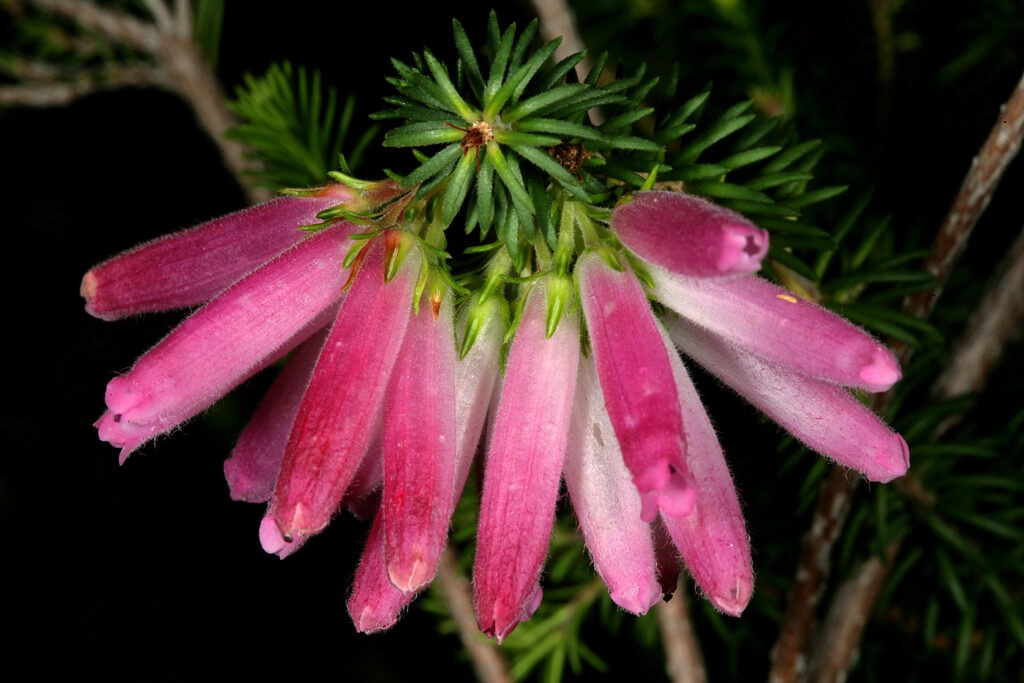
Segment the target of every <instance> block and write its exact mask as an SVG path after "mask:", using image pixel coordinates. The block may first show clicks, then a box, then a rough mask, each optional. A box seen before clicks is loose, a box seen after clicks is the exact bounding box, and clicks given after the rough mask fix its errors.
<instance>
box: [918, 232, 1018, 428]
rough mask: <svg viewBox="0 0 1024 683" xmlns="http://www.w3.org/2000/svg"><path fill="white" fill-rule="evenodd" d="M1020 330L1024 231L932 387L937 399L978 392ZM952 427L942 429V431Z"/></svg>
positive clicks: (947, 425) (999, 269)
mask: <svg viewBox="0 0 1024 683" xmlns="http://www.w3.org/2000/svg"><path fill="white" fill-rule="evenodd" d="M1022 327H1024V228H1021V231H1020V234H1019V235H1018V236H1017V240H1016V241H1015V242H1014V243H1013V246H1012V247H1011V248H1010V251H1009V252H1007V254H1006V256H1005V257H1004V259H1003V262H1002V263H1001V264H1000V265H999V267H998V269H997V271H996V276H995V277H994V278H993V279H992V282H991V283H990V284H989V286H988V289H987V291H986V292H985V294H984V296H982V298H981V301H980V302H979V303H978V306H977V308H976V309H975V311H974V313H973V314H972V315H971V318H970V320H968V322H967V329H966V330H965V331H964V334H963V336H962V337H961V338H960V340H959V341H958V342H957V344H956V347H955V348H954V350H953V355H952V357H951V358H950V361H949V363H948V364H947V365H946V367H945V369H943V371H942V374H941V375H939V378H938V379H937V380H936V382H935V386H934V387H932V392H933V394H934V395H935V396H936V397H938V398H953V397H955V396H961V395H963V394H969V393H972V392H976V391H979V390H981V388H982V387H983V386H984V384H985V381H986V380H987V379H988V376H989V374H990V373H991V372H992V370H993V368H994V367H995V365H996V363H997V362H998V360H999V357H1000V356H1001V355H1002V352H1003V349H1004V348H1005V347H1006V345H1007V344H1009V343H1010V342H1011V341H1013V340H1014V339H1016V338H1018V337H1020V334H1021V329H1022ZM951 426H952V424H946V425H944V426H943V431H944V430H945V429H948V428H949V427H951Z"/></svg>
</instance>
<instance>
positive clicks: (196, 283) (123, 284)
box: [81, 183, 353, 320]
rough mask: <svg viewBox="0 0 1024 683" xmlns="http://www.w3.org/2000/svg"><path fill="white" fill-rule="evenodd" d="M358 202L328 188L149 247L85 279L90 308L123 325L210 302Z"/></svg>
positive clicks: (109, 263)
mask: <svg viewBox="0 0 1024 683" xmlns="http://www.w3.org/2000/svg"><path fill="white" fill-rule="evenodd" d="M352 197H353V193H352V191H351V190H350V189H349V188H347V187H345V186H344V185H339V184H336V183H335V184H331V185H325V186H324V187H321V188H317V189H316V190H311V191H308V192H306V193H304V194H303V196H293V195H286V196H282V197H277V198H276V199H272V200H270V201H268V202H265V203H263V204H260V205H258V206H253V207H251V208H248V209H243V210H242V211H238V212H236V213H232V214H229V215H227V216H223V217H221V218H217V219H214V220H212V221H208V222H206V223H203V224H202V225H198V226H196V227H194V228H191V229H189V230H185V231H182V232H177V233H174V234H173V235H166V236H164V237H161V238H159V239H156V240H153V241H152V242H147V243H146V244H141V245H139V246H138V247H135V248H134V249H132V250H130V251H126V252H124V253H123V254H120V255H118V256H115V257H114V258H112V259H110V260H108V261H104V262H103V263H101V264H100V265H98V266H96V267H95V268H93V269H92V270H90V271H89V272H88V273H86V274H85V277H83V278H82V288H81V293H82V296H83V297H84V298H85V310H87V311H88V312H89V313H91V314H92V315H94V316H96V317H97V318H102V319H103V320H116V319H118V318H121V317H124V316H126V315H134V314H137V313H146V312H150V311H166V310H171V309H175V308H185V307H188V306H194V305H196V304H201V303H204V302H206V301H209V300H210V299H211V298H213V296H214V295H216V294H218V293H220V292H221V290H223V289H224V288H226V287H227V286H228V285H230V284H231V283H233V282H235V281H236V280H238V279H239V278H240V277H242V276H243V275H245V274H246V273H248V272H249V271H251V270H253V269H255V268H257V267H259V266H260V265H262V264H264V263H266V262H267V261H269V260H270V259H272V258H274V257H275V256H277V255H278V254H280V253H281V252H282V251H284V250H286V249H288V248H289V247H291V246H292V245H294V244H296V243H298V242H299V241H300V240H302V238H303V237H304V236H305V235H304V233H303V232H301V231H300V230H297V229H296V228H298V227H299V226H303V225H311V224H314V223H318V222H319V219H318V218H317V214H318V213H319V212H321V211H323V210H325V209H328V208H330V207H332V206H335V205H337V204H341V203H344V202H346V201H349V200H350V199H352Z"/></svg>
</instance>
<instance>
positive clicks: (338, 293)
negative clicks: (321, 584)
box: [82, 181, 909, 640]
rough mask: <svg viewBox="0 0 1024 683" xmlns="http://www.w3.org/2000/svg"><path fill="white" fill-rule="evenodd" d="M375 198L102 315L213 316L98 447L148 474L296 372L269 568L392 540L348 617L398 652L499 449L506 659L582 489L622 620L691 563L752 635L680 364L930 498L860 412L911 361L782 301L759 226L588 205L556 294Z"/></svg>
mask: <svg viewBox="0 0 1024 683" xmlns="http://www.w3.org/2000/svg"><path fill="white" fill-rule="evenodd" d="M354 185H355V186H357V188H358V189H357V190H351V189H348V188H345V187H342V186H328V187H325V188H320V189H317V190H314V191H310V192H306V193H304V194H302V195H301V196H294V197H286V198H282V199H279V200H275V201H273V202H269V203H267V204H264V205H262V206H260V207H256V208H254V209H252V210H249V211H245V212H239V213H237V214H233V215H231V216H228V217H225V218H223V219H218V220H215V221H210V222H208V223H204V224H203V225H201V226H199V227H197V228H194V229H192V230H189V231H185V232H182V233H178V234H177V235H172V236H169V237H167V238H163V239H160V240H156V241H154V242H150V243H148V244H146V245H143V246H141V247H139V248H137V249H134V250H132V251H129V252H126V253H125V254H122V255H121V256H118V257H115V258H114V259H111V260H110V261H107V262H105V263H104V264H101V265H100V266H97V267H96V268H94V269H93V270H91V271H90V272H89V273H88V274H86V276H85V279H84V280H83V284H82V293H83V296H84V297H85V299H86V308H87V310H88V311H89V312H90V313H92V314H93V315H96V316H98V317H101V318H104V319H113V318H117V317H119V316H122V315H127V314H130V313H139V312H145V311H151V310H164V309H170V308H176V307H183V306H194V305H196V304H201V303H202V304H205V305H203V306H202V307H200V308H198V309H197V310H196V311H195V312H193V313H192V314H191V315H189V316H188V317H187V318H185V320H184V321H183V322H182V323H181V325H180V326H179V327H178V328H177V329H175V330H174V331H173V332H171V334H169V335H168V336H167V337H166V338H165V339H164V340H163V341H161V342H160V343H159V344H157V345H156V346H155V347H154V348H153V349H152V350H150V351H149V352H148V353H146V354H145V355H143V356H142V357H141V358H140V359H139V360H138V361H137V362H136V363H135V365H134V366H133V367H132V369H131V370H129V371H128V372H127V373H125V374H124V375H121V376H119V377H115V378H114V379H113V380H111V382H110V384H109V385H108V387H107V395H106V404H107V411H106V412H105V413H104V414H103V415H102V416H101V417H100V419H99V420H98V422H97V423H96V426H97V428H98V431H99V435H100V438H101V439H103V440H105V441H108V442H110V443H111V444H113V445H114V446H116V447H118V448H120V449H121V457H122V460H123V459H124V458H125V457H127V455H128V454H130V453H131V452H132V451H133V450H135V449H136V448H138V447H139V446H140V445H141V444H143V443H145V442H146V441H148V440H150V439H152V438H154V437H156V436H158V435H160V434H163V433H166V432H167V431H169V430H171V429H173V428H174V427H176V426H177V425H179V424H181V423H182V422H183V421H185V420H187V419H189V418H190V417H192V416H194V415H196V414H198V413H199V412H201V411H203V410H204V409H206V408H208V407H209V406H210V405H212V404H213V402H214V401H216V400H218V399H219V398H220V397H221V396H223V395H224V394H225V393H226V392H228V391H230V390H231V389H232V388H234V387H235V386H237V385H238V384H239V383H241V382H242V381H244V380H245V379H247V378H248V377H250V376H252V375H253V374H254V373H256V372H259V371H260V370H262V369H264V368H267V367H268V366H270V365H272V364H275V363H277V362H278V361H285V360H286V361H287V362H286V364H285V365H284V367H283V368H281V370H280V371H279V374H278V376H277V378H276V380H275V381H274V383H273V384H272V385H271V388H270V389H269V391H268V392H267V394H266V396H265V397H264V399H263V401H262V402H261V403H260V405H259V407H258V408H257V410H256V412H255V413H254V415H253V416H252V418H251V420H250V421H249V423H248V425H247V426H246V427H245V428H244V430H243V431H242V433H241V435H240V436H239V439H238V441H237V443H236V445H235V447H234V449H233V451H232V453H231V456H230V457H229V458H228V459H227V460H226V461H225V464H224V472H225V476H226V478H227V481H228V486H229V489H230V493H231V496H232V497H233V498H235V499H237V500H244V501H249V502H255V503H263V504H266V506H267V507H266V513H265V515H264V517H263V519H262V521H261V523H260V525H259V530H258V537H259V541H260V544H261V545H262V547H263V549H264V550H265V551H266V552H268V553H273V554H276V555H278V556H279V557H281V558H285V557H287V556H289V555H291V554H293V553H294V552H296V551H297V550H298V549H299V548H301V547H302V546H303V545H304V544H305V543H306V542H308V541H309V539H310V538H312V537H313V536H314V535H315V534H317V533H318V532H319V531H320V530H322V529H323V528H324V527H325V526H326V525H327V524H328V523H329V522H330V520H331V519H332V517H333V516H334V515H336V514H338V513H339V512H341V511H344V510H347V511H349V512H351V513H353V514H355V515H356V516H357V517H359V518H360V519H369V518H371V517H372V523H371V525H370V529H369V535H368V539H367V541H366V546H365V548H364V552H363V556H362V560H361V562H360V564H359V566H358V568H357V570H356V574H355V580H354V582H353V586H352V591H351V594H350V595H349V598H348V600H347V608H348V612H349V615H350V616H351V618H352V620H353V622H354V624H355V626H356V628H357V629H358V630H360V631H363V632H368V633H369V632H375V631H379V630H382V629H386V628H389V627H391V626H392V625H393V624H394V623H395V622H396V621H397V619H398V618H399V616H400V614H401V612H402V611H403V610H404V609H405V608H406V607H407V606H408V605H409V604H410V603H411V602H412V601H413V600H414V599H415V598H416V596H417V595H418V594H419V593H420V592H422V591H423V590H424V588H425V587H426V586H427V585H428V584H429V582H430V581H431V580H432V579H433V578H434V576H435V573H436V572H437V570H438V566H439V564H440V558H441V557H442V553H443V552H444V548H445V544H446V543H447V541H448V531H449V525H450V523H451V519H452V515H453V511H454V510H455V507H456V503H457V502H458V500H459V498H460V495H461V493H462V488H463V485H464V483H465V482H466V480H467V477H468V475H469V472H470V469H471V465H472V464H473V462H474V460H475V458H476V454H477V452H478V449H479V450H480V451H481V452H482V453H481V457H480V458H479V459H478V460H476V462H477V463H478V466H479V467H480V468H481V469H482V493H481V502H480V514H479V526H478V532H477V544H476V556H475V560H474V584H473V591H474V595H473V598H474V603H475V609H476V617H477V621H478V624H479V627H480V629H481V630H482V631H483V632H484V633H486V634H488V635H490V636H493V637H496V638H497V639H498V640H502V639H504V638H505V637H506V636H508V634H509V633H510V632H511V631H512V630H513V629H515V628H516V626H517V625H518V624H519V623H520V622H522V621H523V620H525V619H528V618H530V616H531V615H532V614H533V613H534V610H536V609H537V607H538V604H539V602H540V599H541V595H542V589H541V584H542V581H543V577H542V570H543V566H544V561H545V557H546V555H547V551H548V546H549V541H550V537H551V532H552V529H553V525H554V521H555V514H556V506H557V502H558V497H559V493H560V488H561V483H562V480H563V478H564V481H565V487H566V490H567V491H568V494H569V498H570V501H571V504H572V507H573V509H574V510H575V513H576V517H577V519H578V521H579V526H580V531H581V534H582V537H583V540H584V543H585V545H586V547H587V549H588V552H589V554H590V557H591V558H592V560H593V563H594V566H595V568H596V571H597V573H598V574H599V575H600V577H601V578H602V580H603V581H604V582H605V584H606V585H607V587H608V591H609V594H610V596H611V598H612V600H613V601H614V602H615V603H616V604H618V605H619V606H620V607H622V608H623V609H624V610H627V611H629V612H631V613H634V614H643V613H645V612H646V611H647V610H649V609H650V608H651V607H652V606H653V605H654V604H656V603H657V601H658V600H659V599H660V598H661V597H662V596H663V595H664V594H668V593H671V591H673V590H674V588H675V586H676V580H677V578H678V572H679V566H680V559H681V560H682V563H683V564H684V565H685V566H686V567H687V568H688V570H689V572H690V574H691V575H692V577H693V580H694V583H695V584H696V585H697V586H698V587H699V588H700V590H701V592H702V593H703V594H704V595H705V596H706V597H707V599H708V600H709V602H710V603H711V604H712V605H713V606H714V607H715V608H716V609H718V610H720V611H721V612H723V613H725V614H729V615H735V616H738V615H739V614H740V613H741V612H742V611H743V610H744V609H745V607H746V605H747V604H748V602H749V600H750V599H751V596H752V593H753V576H754V571H753V565H752V562H751V550H750V545H749V541H748V538H747V533H746V528H745V523H744V520H743V513H742V510H741V508H740V504H739V498H738V496H737V493H736V489H735V486H734V484H733V481H732V477H731V474H730V472H729V468H728V466H727V464H726V461H725V458H724V456H723V453H722V449H721V446H720V445H719V442H718V439H717V437H716V434H715V431H714V429H713V428H712V424H711V421H710V420H709V418H708V416H707V414H706V413H705V411H704V407H703V405H702V403H701V399H700V397H699V396H698V394H697V391H696V389H695V388H694V386H693V384H692V382H691V381H690V378H689V376H688V375H687V372H686V369H685V367H684V365H683V359H682V358H681V357H680V355H679V353H678V351H679V350H681V351H682V352H683V353H684V354H685V355H686V356H688V357H690V358H692V359H693V360H694V361H696V362H697V363H699V364H701V365H702V366H703V367H704V368H706V369H707V370H708V371H709V372H711V373H713V374H715V375H717V376H718V377H719V378H721V380H722V381H723V382H724V383H726V384H727V385H729V386H730V387H732V388H733V389H734V390H736V391H737V392H738V393H739V394H741V395H742V396H744V397H746V398H747V399H748V400H749V401H750V402H751V403H752V404H753V405H755V406H756V407H757V408H759V409H760V410H762V411H763V412H764V413H765V414H766V415H768V416H769V417H771V418H772V419H773V420H775V421H776V422H777V423H778V424H779V425H781V426H782V427H783V428H784V429H786V430H787V431H789V432H790V433H792V434H793V435H794V436H795V437H796V438H797V439H798V440H800V441H801V442H803V443H804V444H805V445H807V446H808V447H810V448H812V449H814V450H816V451H818V452H820V453H822V454H823V455H825V456H827V457H830V458H832V459H834V460H835V461H836V462H838V463H840V464H842V465H844V466H847V467H850V468H853V469H856V470H858V471H859V472H862V473H863V474H864V475H865V476H867V477H868V478H869V479H871V480H874V481H888V480H890V479H892V478H894V477H898V476H900V475H902V474H903V473H904V472H905V471H906V469H907V467H908V457H909V456H908V452H907V446H906V443H905V442H904V441H903V439H902V437H900V436H899V435H898V434H895V433H894V432H892V431H891V430H890V429H889V428H888V427H887V426H886V425H885V424H884V423H883V422H882V421H881V420H880V419H879V418H878V417H877V416H876V415H875V414H874V413H873V412H871V411H870V410H869V409H868V408H867V407H865V406H864V405H863V404H862V403H861V402H860V401H858V400H857V399H856V398H855V397H854V395H852V394H851V393H850V392H849V390H848V388H856V389H860V390H865V391H881V390H885V389H887V388H888V387H889V386H891V385H892V384H893V383H894V382H895V381H896V380H898V379H899V377H900V369H899V367H898V365H897V363H896V360H895V358H894V357H893V356H892V354H891V353H889V351H888V350H886V349H885V348H884V347H883V346H882V345H880V344H879V343H878V342H877V341H875V340H874V339H872V338H871V337H870V336H869V335H868V334H866V333H865V332H864V331H863V330H861V329H859V328H857V327H855V326H853V325H851V324H850V323H848V322H847V321H845V320H843V319H842V318H840V317H839V316H837V315H835V314H833V313H831V312H829V311H827V310H825V309H824V308H822V307H820V306H817V305H816V304H813V303H811V302H808V301H804V300H802V299H799V298H798V297H796V296H794V295H792V294H791V293H789V292H787V291H786V290H784V289H782V288H780V287H777V286H776V285H773V284H771V283H769V282H767V281H765V280H763V279H760V278H758V277H757V276H756V275H754V274H753V273H754V272H755V271H756V270H758V268H759V267H760V263H761V260H762V259H763V258H764V257H765V255H766V253H767V248H768V241H767V235H766V234H765V233H764V231H762V230H760V229H759V228H757V227H756V226H754V225H752V224H751V223H749V222H748V221H747V220H746V219H744V218H743V217H742V216H740V215H739V214H736V213H735V212H732V211H727V210H725V209H722V208H720V207H717V206H715V205H714V204H711V203H710V202H707V201H706V200H703V199H699V198H697V197H692V196H687V195H682V194H678V193H671V192H639V193H637V194H635V195H634V196H633V197H632V198H631V200H629V201H626V202H624V203H623V204H621V205H620V206H618V207H617V208H615V209H614V210H613V211H612V213H611V218H610V224H609V225H608V226H606V225H604V224H601V223H599V222H598V221H597V220H596V219H593V218H592V216H593V215H595V214H594V212H590V211H589V209H588V210H583V211H579V212H575V213H574V211H575V208H576V207H575V206H574V205H573V204H574V201H575V200H572V199H565V201H564V204H563V211H564V216H570V217H572V220H569V221H565V220H563V223H562V224H561V225H560V227H559V230H561V231H567V232H566V233H565V234H559V235H558V249H556V250H555V251H554V253H552V251H551V250H550V249H549V248H548V247H549V245H543V246H542V247H538V249H537V251H536V253H535V254H532V255H531V256H530V257H528V258H529V259H533V260H535V261H536V265H537V270H536V272H534V273H533V275H532V276H529V275H528V273H527V271H528V270H529V269H528V268H525V267H523V266H522V265H521V264H518V263H517V264H516V265H515V266H513V265H512V260H511V259H510V258H509V257H508V256H507V255H506V254H505V251H504V250H500V251H498V252H496V255H494V256H493V258H492V260H491V261H490V262H488V264H487V265H486V266H484V267H482V268H481V267H479V266H477V265H476V264H474V265H473V270H472V272H471V273H469V274H468V275H467V274H463V275H465V277H464V278H463V277H453V273H452V272H451V271H449V270H447V268H448V265H447V263H446V261H445V259H446V258H447V256H448V254H447V253H446V251H445V249H446V246H447V245H446V242H445V240H444V239H443V233H442V232H438V231H437V230H436V228H437V223H436V220H437V217H438V215H439V212H438V211H437V210H436V206H435V205H434V204H433V203H432V202H434V201H435V198H431V197H429V196H428V198H427V199H416V198H415V197H416V193H415V192H413V191H409V192H406V191H404V190H400V189H399V188H398V187H397V186H396V185H395V184H394V183H391V182H390V181H388V182H384V183H378V184H369V183H367V184H362V183H361V181H359V182H356V183H354ZM414 202H422V203H421V204H414ZM339 203H340V205H339ZM440 215H443V213H442V214H440ZM346 216H347V217H350V218H352V220H356V221H364V220H365V221H366V222H368V223H369V224H370V225H369V226H367V225H365V224H364V223H360V225H359V226H357V225H356V224H354V223H351V222H348V220H346V219H344V218H343V217H346ZM428 219H429V220H428ZM318 221H319V223H318ZM417 221H420V223H417ZM588 221H589V223H587V222H588ZM313 223H317V225H316V226H315V227H314V229H313V230H312V231H310V232H306V231H302V230H299V228H300V227H303V226H307V225H309V224H313ZM583 223H587V224H586V225H583ZM577 228H579V234H577V232H576V230H577ZM356 233H359V234H356ZM579 245H583V247H582V252H581V253H579V254H577V253H576V251H575V250H576V249H577V248H578V246H579ZM477 253H480V252H477ZM467 283H468V284H467ZM642 283H648V284H653V288H651V289H646V288H645V286H644V284H642ZM474 287H475V289H474ZM652 298H653V299H656V300H657V302H658V303H657V305H652V303H651V301H650V299H652ZM512 302H515V306H510V304H511V303H512ZM510 309H511V310H515V311H517V314H516V315H514V316H509V315H508V311H509V310H510ZM510 323H511V326H510ZM581 340H582V342H583V345H582V346H581ZM506 345H507V346H506ZM581 348H582V349H583V352H581ZM506 352H507V353H506ZM460 354H461V355H460ZM503 367H504V371H503V370H502V368H503Z"/></svg>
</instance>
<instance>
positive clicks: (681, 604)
mask: <svg viewBox="0 0 1024 683" xmlns="http://www.w3.org/2000/svg"><path fill="white" fill-rule="evenodd" d="M655 610H657V613H658V630H659V632H660V633H661V644H662V647H663V648H664V649H665V670H666V671H667V672H668V679H669V680H670V681H672V683H706V681H707V680H708V677H707V672H706V671H705V667H704V656H703V654H702V653H701V649H700V642H699V641H698V640H697V634H696V633H694V630H693V622H692V621H691V619H690V606H689V601H688V600H687V598H686V586H685V585H684V579H680V583H679V586H678V588H677V589H676V592H675V593H674V594H673V596H672V599H671V600H669V601H668V602H665V601H661V602H659V603H658V605H657V606H656V607H655Z"/></svg>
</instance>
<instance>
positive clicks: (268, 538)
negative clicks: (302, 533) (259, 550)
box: [260, 515, 288, 555]
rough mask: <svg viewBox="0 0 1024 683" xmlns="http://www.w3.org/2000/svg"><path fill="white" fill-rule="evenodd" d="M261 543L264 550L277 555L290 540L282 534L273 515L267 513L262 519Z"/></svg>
mask: <svg viewBox="0 0 1024 683" xmlns="http://www.w3.org/2000/svg"><path fill="white" fill-rule="evenodd" d="M260 545H261V546H262V547H263V552H265V553H268V554H270V555H277V554H278V553H280V552H281V551H282V550H284V549H285V548H286V547H287V546H288V541H286V540H285V538H284V536H283V535H281V530H280V529H278V528H277V522H276V521H274V517H273V515H267V516H265V517H264V518H263V519H262V520H261V521H260Z"/></svg>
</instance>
